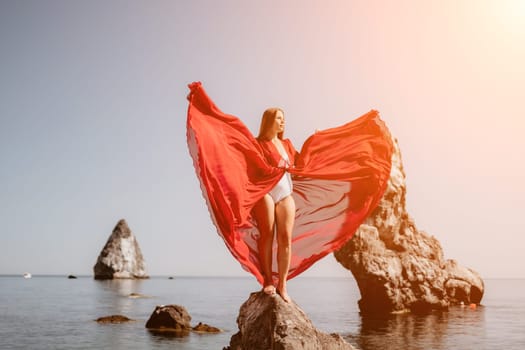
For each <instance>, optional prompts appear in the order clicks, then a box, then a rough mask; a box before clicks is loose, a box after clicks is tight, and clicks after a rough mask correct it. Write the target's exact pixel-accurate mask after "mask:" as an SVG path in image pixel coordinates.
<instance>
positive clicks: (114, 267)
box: [93, 219, 148, 279]
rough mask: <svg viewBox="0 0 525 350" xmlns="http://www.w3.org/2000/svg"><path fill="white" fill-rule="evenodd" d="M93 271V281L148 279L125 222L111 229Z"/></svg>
mask: <svg viewBox="0 0 525 350" xmlns="http://www.w3.org/2000/svg"><path fill="white" fill-rule="evenodd" d="M93 271H94V274H95V279H113V278H148V276H147V275H146V268H145V264H144V258H143V257H142V253H141V251H140V247H139V244H138V243H137V240H136V238H135V236H134V235H133V233H132V232H131V230H130V229H129V227H128V224H127V223H126V220H124V219H122V220H120V221H119V222H118V223H117V225H116V226H115V228H114V229H113V233H112V234H111V236H110V237H109V239H108V241H107V242H106V245H105V246H104V248H103V249H102V251H101V252H100V255H99V256H98V259H97V263H96V264H95V266H94V267H93Z"/></svg>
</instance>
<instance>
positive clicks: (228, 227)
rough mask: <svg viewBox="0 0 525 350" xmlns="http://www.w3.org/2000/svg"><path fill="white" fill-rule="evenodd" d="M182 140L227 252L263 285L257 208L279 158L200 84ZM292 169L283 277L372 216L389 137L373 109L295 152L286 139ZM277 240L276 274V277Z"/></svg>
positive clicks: (274, 178)
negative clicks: (286, 270)
mask: <svg viewBox="0 0 525 350" xmlns="http://www.w3.org/2000/svg"><path fill="white" fill-rule="evenodd" d="M189 88H190V94H189V95H188V100H189V107H188V119H187V141H188V148H189V151H190V154H191V157H192V158H193V164H194V166H195V170H196V172H197V177H198V178H199V181H200V185H201V189H202V194H203V196H204V198H205V200H206V203H207V205H208V209H209V212H210V215H211V218H212V220H213V223H214V224H215V226H216V227H217V231H218V233H219V235H220V236H221V237H222V238H223V240H224V242H225V244H226V246H227V247H228V249H229V250H230V252H231V253H232V255H233V256H234V257H235V259H237V260H238V261H239V263H240V264H241V266H242V267H243V268H244V269H245V270H247V271H249V272H251V273H252V274H253V275H254V276H255V277H256V278H257V280H258V281H259V282H260V283H261V284H262V283H263V276H262V268H261V266H260V263H259V253H258V249H257V239H258V237H259V231H258V230H257V222H255V220H254V219H253V218H252V215H251V210H252V208H253V207H254V205H255V204H256V203H257V202H258V201H259V200H260V199H261V198H262V197H263V196H264V195H265V194H267V193H268V192H270V190H271V189H272V188H273V187H274V186H275V185H276V184H277V182H279V180H280V178H281V177H282V176H283V175H284V172H285V170H284V169H281V168H278V167H276V165H277V164H278V161H279V159H280V155H279V153H278V152H277V150H276V149H275V148H272V147H273V146H271V145H267V144H265V143H264V142H261V143H259V142H258V141H257V140H256V139H255V137H254V136H253V135H252V133H251V132H250V131H249V130H248V129H247V128H246V126H245V125H244V124H243V123H242V122H241V121H240V120H239V119H238V118H236V117H235V116H232V115H228V114H224V113H223V112H222V111H221V110H219V108H217V106H216V105H215V104H214V103H213V101H212V100H211V99H210V98H209V96H208V95H207V94H206V92H205V91H204V89H203V87H202V85H201V83H192V84H190V85H189ZM284 145H285V148H286V150H287V152H288V155H289V158H290V161H291V162H294V163H295V164H294V166H293V167H292V168H289V169H288V170H287V171H288V172H290V173H291V174H292V180H293V194H292V196H293V198H294V200H295V205H296V214H295V224H294V229H293V233H292V258H291V262H290V270H289V275H288V278H289V279H290V278H293V277H295V276H297V275H298V274H300V273H301V272H303V271H304V270H306V269H307V268H308V267H310V266H311V265H312V264H313V263H315V262H316V261H317V260H319V259H321V258H322V257H324V256H325V255H327V254H329V253H331V252H333V251H334V250H337V249H338V248H340V247H341V246H342V245H343V244H344V243H345V242H346V241H348V240H349V239H350V238H351V237H352V235H353V234H354V232H355V231H356V230H357V228H358V227H359V225H360V224H361V223H362V222H363V221H364V219H365V218H366V217H367V216H368V215H369V214H370V213H371V212H372V210H373V209H374V208H375V207H376V206H377V204H378V203H379V200H380V199H381V197H382V195H383V193H384V191H385V188H386V184H387V181H388V179H389V177H390V168H391V155H392V140H391V136H390V133H389V131H388V129H387V127H386V126H385V124H384V122H383V121H382V120H381V119H380V118H379V114H378V112H377V111H374V110H372V111H370V112H368V113H366V114H364V115H363V116H361V117H359V118H357V119H355V120H353V121H351V122H349V123H347V124H345V125H342V126H339V127H336V128H332V129H327V130H323V131H320V132H317V133H315V134H314V135H312V136H310V137H309V138H308V139H307V140H306V141H305V143H304V145H303V147H302V148H301V151H300V152H296V151H295V150H294V149H293V146H292V145H291V143H290V142H289V141H288V140H285V142H284ZM275 245H276V242H275V241H274V259H273V264H272V267H273V273H274V278H276V277H277V263H276V254H275V252H276V246H275Z"/></svg>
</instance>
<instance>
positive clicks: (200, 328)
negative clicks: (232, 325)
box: [193, 322, 222, 333]
mask: <svg viewBox="0 0 525 350" xmlns="http://www.w3.org/2000/svg"><path fill="white" fill-rule="evenodd" d="M193 331H195V332H201V333H220V332H222V330H221V329H219V328H217V327H213V326H210V325H207V324H206V323H202V322H199V324H198V325H196V326H195V327H193Z"/></svg>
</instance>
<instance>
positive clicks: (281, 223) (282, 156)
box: [253, 108, 297, 302]
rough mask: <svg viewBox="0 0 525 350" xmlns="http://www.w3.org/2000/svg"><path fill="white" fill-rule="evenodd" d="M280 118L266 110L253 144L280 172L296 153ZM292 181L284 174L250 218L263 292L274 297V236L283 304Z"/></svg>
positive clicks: (274, 111) (279, 112)
mask: <svg viewBox="0 0 525 350" xmlns="http://www.w3.org/2000/svg"><path fill="white" fill-rule="evenodd" d="M284 123H285V122H284V114H283V111H282V110H281V109H278V108H269V109H267V110H266V111H265V112H264V114H263V116H262V120H261V127H260V129H259V136H258V137H257V141H258V142H259V143H260V145H261V146H262V149H263V151H264V154H265V156H266V159H267V161H268V163H270V164H271V165H273V166H276V167H280V168H285V169H287V168H291V167H293V162H294V159H295V156H296V153H297V152H296V151H295V149H294V148H293V146H292V145H291V142H290V141H289V140H288V139H287V140H283V133H284ZM292 189H293V185H292V179H291V176H290V173H288V172H285V173H284V175H283V176H282V177H281V179H280V180H279V182H278V183H277V185H276V186H275V187H274V188H273V189H272V190H271V191H270V192H269V193H268V194H266V195H264V197H263V198H262V199H261V200H260V201H259V202H258V203H257V204H256V205H255V207H254V210H253V214H254V217H255V220H256V221H257V225H258V229H259V232H260V237H259V242H258V247H259V258H260V261H261V265H262V270H263V275H264V286H263V291H264V292H265V293H266V294H269V295H273V294H275V292H276V290H275V286H274V282H273V273H272V260H273V259H272V246H273V240H274V233H276V234H277V265H278V276H279V279H278V283H277V292H278V293H279V295H280V296H281V297H282V298H283V299H284V300H285V301H286V302H290V297H289V295H288V292H287V289H286V280H287V278H288V269H289V267H290V258H291V243H292V230H293V225H294V220H295V202H294V199H293V197H292Z"/></svg>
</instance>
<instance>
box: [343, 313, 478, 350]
mask: <svg viewBox="0 0 525 350" xmlns="http://www.w3.org/2000/svg"><path fill="white" fill-rule="evenodd" d="M454 327H456V329H454ZM484 327H485V326H484V309H483V307H478V308H476V309H470V308H468V307H452V308H450V310H449V311H446V312H435V313H432V314H428V315H415V314H410V313H407V314H398V315H388V316H384V317H378V316H361V326H360V329H359V333H358V334H357V335H348V336H347V338H348V340H350V341H351V342H352V343H353V344H356V345H357V346H358V347H359V348H360V349H362V350H375V349H389V350H416V349H417V350H419V349H436V350H439V349H443V350H444V349H450V348H451V346H452V347H454V348H458V349H466V348H468V347H471V346H473V345H475V344H480V345H481V344H484V334H483V329H484ZM457 335H461V337H457ZM451 338H453V339H454V340H453V342H451V341H450V339H451ZM458 339H461V342H462V344H458Z"/></svg>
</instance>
